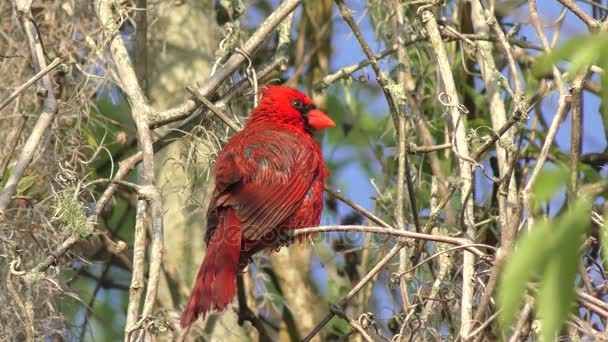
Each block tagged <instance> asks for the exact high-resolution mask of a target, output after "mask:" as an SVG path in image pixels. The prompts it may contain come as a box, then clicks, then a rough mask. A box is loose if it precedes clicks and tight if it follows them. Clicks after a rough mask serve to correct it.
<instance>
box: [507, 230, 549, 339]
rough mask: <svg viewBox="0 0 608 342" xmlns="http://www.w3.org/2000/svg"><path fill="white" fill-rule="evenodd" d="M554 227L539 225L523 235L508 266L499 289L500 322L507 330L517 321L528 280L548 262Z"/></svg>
mask: <svg viewBox="0 0 608 342" xmlns="http://www.w3.org/2000/svg"><path fill="white" fill-rule="evenodd" d="M551 229H552V225H551V222H541V223H539V224H536V225H535V226H534V227H533V228H532V231H531V232H529V233H527V234H525V235H524V236H523V237H522V238H520V240H519V241H518V242H517V244H516V246H515V250H514V253H513V255H512V257H511V259H510V260H508V261H507V264H506V265H505V268H504V270H503V272H502V274H501V278H500V283H499V285H498V290H497V301H498V305H499V306H500V308H501V310H502V311H501V313H500V321H501V326H502V327H503V329H504V330H508V328H509V327H510V326H511V324H512V323H513V321H514V320H515V316H516V315H517V312H518V311H519V308H520V306H521V304H522V303H523V297H524V294H525V292H526V286H527V284H528V282H529V281H530V280H531V279H532V277H533V276H534V275H538V274H539V273H540V272H541V271H542V268H543V266H544V265H545V262H546V259H545V258H546V257H547V255H548V254H549V251H550V249H551V243H550V240H551V236H552V235H551ZM548 240H549V241H548ZM548 242H549V243H548Z"/></svg>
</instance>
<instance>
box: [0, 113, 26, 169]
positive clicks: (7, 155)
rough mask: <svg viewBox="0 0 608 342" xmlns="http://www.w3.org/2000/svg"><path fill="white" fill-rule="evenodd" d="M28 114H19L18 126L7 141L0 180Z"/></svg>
mask: <svg viewBox="0 0 608 342" xmlns="http://www.w3.org/2000/svg"><path fill="white" fill-rule="evenodd" d="M29 117H30V116H29V115H27V114H24V115H22V116H21V122H20V123H19V127H17V131H16V132H15V134H14V135H13V137H12V139H11V142H9V143H8V151H7V152H6V155H5V156H4V160H3V161H2V166H1V167H0V180H2V178H4V173H5V172H6V169H7V168H8V164H9V163H10V162H11V158H13V153H15V148H17V143H19V138H21V134H22V133H23V129H24V128H25V124H26V123H27V119H29Z"/></svg>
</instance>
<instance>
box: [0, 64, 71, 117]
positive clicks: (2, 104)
mask: <svg viewBox="0 0 608 342" xmlns="http://www.w3.org/2000/svg"><path fill="white" fill-rule="evenodd" d="M59 64H61V58H55V59H54V60H53V61H52V62H51V64H49V65H47V66H46V68H44V69H42V70H40V71H39V72H38V73H37V74H36V75H34V76H32V78H30V79H29V80H27V82H25V83H23V84H22V85H20V86H19V87H18V88H17V89H15V91H14V92H13V93H12V94H10V95H9V96H8V97H7V98H6V99H4V101H2V102H0V111H1V110H3V109H4V107H6V106H8V104H9V103H11V101H13V100H14V99H15V98H16V97H17V96H19V94H21V93H23V92H24V91H26V90H27V88H29V87H30V86H31V85H32V84H34V83H36V81H38V80H39V79H41V78H42V76H44V75H46V74H47V73H49V72H50V71H51V70H53V69H55V67H56V66H58V65H59Z"/></svg>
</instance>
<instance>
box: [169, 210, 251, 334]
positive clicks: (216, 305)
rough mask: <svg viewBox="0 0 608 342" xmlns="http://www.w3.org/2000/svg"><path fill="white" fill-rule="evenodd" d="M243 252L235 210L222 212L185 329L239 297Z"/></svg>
mask: <svg viewBox="0 0 608 342" xmlns="http://www.w3.org/2000/svg"><path fill="white" fill-rule="evenodd" d="M240 251H241V227H240V221H239V220H238V219H237V217H236V213H235V212H234V210H224V211H223V212H222V213H219V222H218V225H217V228H216V229H215V231H214V232H213V235H212V236H211V239H210V240H209V243H208V244H207V254H206V255H205V260H204V261H203V264H202V265H201V268H200V269H199V271H198V275H197V276H196V282H195V283H194V288H193V289H192V294H191V295H190V299H189V300H188V305H187V306H186V310H185V311H184V314H183V316H182V321H181V324H182V327H187V326H189V325H190V324H192V323H193V322H194V321H195V320H196V319H197V318H198V317H199V316H203V319H204V318H205V315H207V313H208V312H209V311H211V310H218V311H221V310H224V309H226V307H227V306H228V304H230V302H232V299H233V298H234V296H235V295H236V273H237V271H238V264H239V255H240Z"/></svg>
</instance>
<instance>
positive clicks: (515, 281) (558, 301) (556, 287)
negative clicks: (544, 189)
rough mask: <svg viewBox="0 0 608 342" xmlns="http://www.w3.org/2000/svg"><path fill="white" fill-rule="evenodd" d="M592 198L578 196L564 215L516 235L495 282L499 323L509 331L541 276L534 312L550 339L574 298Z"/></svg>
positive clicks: (544, 335)
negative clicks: (529, 286) (531, 284)
mask: <svg viewBox="0 0 608 342" xmlns="http://www.w3.org/2000/svg"><path fill="white" fill-rule="evenodd" d="M590 205H591V202H590V201H588V200H587V199H585V198H581V199H579V200H578V201H577V202H576V203H575V204H574V205H573V206H572V207H571V208H570V209H569V210H568V211H567V212H566V213H565V214H564V215H563V216H561V217H558V218H556V219H553V220H550V221H544V222H540V223H538V224H536V225H535V226H534V227H533V228H532V230H531V232H529V233H527V234H526V235H524V236H523V237H521V238H520V239H519V241H518V242H517V244H516V246H515V251H514V253H513V255H512V257H511V259H510V260H508V261H507V264H506V265H505V268H504V270H503V272H502V275H501V278H500V283H499V286H498V294H497V299H498V305H499V306H500V308H501V309H502V311H501V314H500V321H501V326H502V328H503V330H505V331H507V330H508V329H509V327H510V326H511V324H512V323H513V321H514V320H515V317H516V315H517V312H518V311H519V308H520V306H521V303H522V302H523V297H524V294H525V293H526V287H527V284H528V282H530V281H532V280H533V278H534V277H535V276H537V275H538V276H540V279H541V284H540V289H539V291H538V300H537V311H538V314H539V316H540V317H541V319H542V320H543V324H542V327H543V332H542V336H543V338H544V340H545V341H550V340H551V341H552V340H553V337H554V336H555V334H557V333H558V332H559V330H560V329H561V327H562V325H563V323H564V322H565V321H566V319H567V318H568V314H569V313H570V311H571V309H572V301H573V299H574V293H575V292H574V289H575V287H574V280H575V278H576V272H577V263H578V257H579V247H580V245H581V242H582V240H583V237H584V235H585V233H586V231H587V229H588V227H589V217H590V215H589V210H590Z"/></svg>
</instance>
